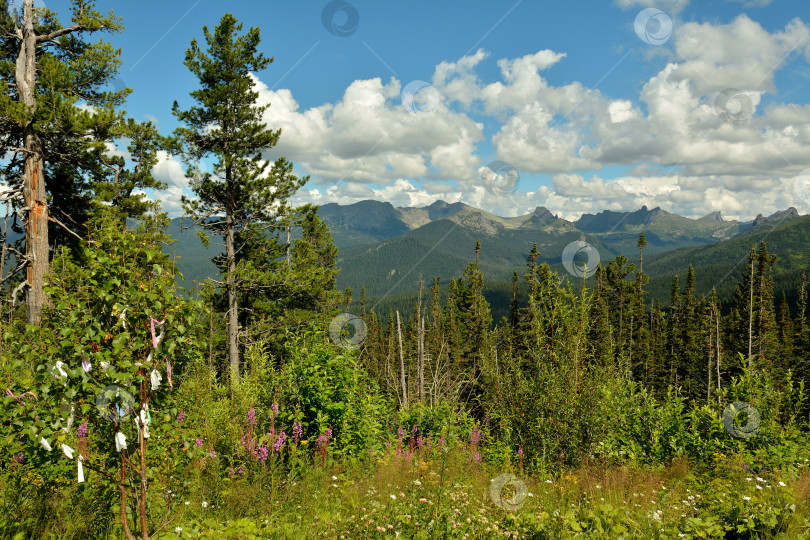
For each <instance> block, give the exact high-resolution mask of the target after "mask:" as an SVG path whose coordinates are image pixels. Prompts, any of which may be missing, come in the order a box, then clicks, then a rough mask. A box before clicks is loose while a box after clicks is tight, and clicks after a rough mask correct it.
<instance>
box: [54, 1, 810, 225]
mask: <svg viewBox="0 0 810 540" xmlns="http://www.w3.org/2000/svg"><path fill="white" fill-rule="evenodd" d="M47 4H48V7H49V8H51V9H52V10H55V11H57V12H59V13H66V11H65V6H66V5H67V2H65V1H61V0H60V1H56V0H53V1H50V2H47ZM97 6H98V8H99V9H101V10H106V9H114V10H115V12H116V14H117V15H119V16H121V17H122V18H123V23H124V25H125V26H126V30H125V31H123V32H122V33H120V34H115V35H112V36H109V37H108V38H107V39H109V40H110V41H111V42H112V43H113V44H114V45H115V46H117V47H120V48H121V49H122V56H121V59H122V66H121V70H120V79H121V80H122V81H123V82H124V83H125V84H126V85H127V86H128V87H130V88H132V89H133V90H134V92H133V94H132V95H131V96H130V97H129V100H128V103H127V106H126V109H127V111H128V112H129V114H130V115H131V116H133V117H135V118H136V119H138V120H145V119H151V120H154V121H155V122H156V123H157V124H158V125H159V127H160V129H161V131H162V132H164V133H169V132H170V131H171V130H173V129H174V128H175V127H177V123H176V121H175V119H174V118H173V116H172V115H171V105H172V102H173V101H174V100H178V101H179V102H180V103H181V105H187V104H189V99H188V93H189V92H190V91H191V90H193V89H194V88H195V87H196V80H195V79H194V77H193V76H192V75H191V74H190V73H189V72H188V70H187V69H186V68H185V66H183V65H182V60H183V56H184V53H185V50H186V49H187V48H188V45H189V42H190V41H191V40H192V39H193V38H197V39H200V40H202V26H203V25H208V26H209V27H210V28H213V27H214V26H215V25H216V24H217V22H218V21H219V19H220V17H221V16H222V15H223V13H225V12H226V11H230V12H231V13H233V14H234V15H235V16H236V17H237V19H239V20H240V21H242V22H243V23H244V24H245V26H246V27H248V26H258V27H259V28H260V29H261V35H262V49H263V51H264V52H265V54H267V55H268V56H273V57H274V58H275V61H274V63H273V64H272V65H271V66H270V67H269V68H268V69H267V70H265V71H264V72H261V73H257V74H255V75H256V80H257V88H258V89H259V91H260V99H261V100H263V102H269V103H271V107H270V110H269V111H268V113H267V115H266V117H265V119H266V121H267V123H268V124H269V125H270V126H271V127H273V128H276V127H281V128H282V136H281V143H280V144H279V146H278V147H277V149H275V150H274V151H271V152H268V153H267V157H268V159H272V158H274V157H276V156H277V155H284V156H285V157H287V158H288V159H290V160H291V161H293V162H294V163H295V164H296V170H297V171H298V172H299V173H300V174H309V175H310V176H311V181H310V183H309V184H307V186H305V188H303V189H302V191H300V192H299V194H298V195H297V196H296V201H297V202H315V203H319V204H323V203H326V202H339V203H343V204H347V203H351V202H354V201H358V200H362V199H366V198H374V199H378V200H387V201H390V202H391V203H392V204H394V205H395V206H423V205H425V204H430V203H431V202H433V201H435V200H437V199H443V200H446V201H448V202H454V201H463V202H466V203H468V204H471V205H474V206H477V207H480V208H483V209H485V210H488V211H491V212H493V213H496V214H499V215H503V216H513V215H519V214H524V213H527V212H529V211H531V210H533V209H534V207H536V206H546V207H548V208H549V209H550V210H551V211H552V212H555V213H558V214H560V215H561V216H564V217H569V218H576V217H578V216H579V215H580V214H581V213H583V212H597V211H600V210H603V209H612V210H634V209H637V208H638V207H640V206H641V205H642V204H646V205H647V206H650V207H654V206H661V207H662V208H664V209H665V210H669V211H673V212H678V213H681V214H684V215H689V216H693V217H698V216H700V215H705V214H707V213H709V212H712V211H715V210H719V211H721V212H722V214H723V216H724V217H727V218H741V219H750V218H751V217H753V216H755V215H756V214H758V213H765V214H768V213H771V212H773V211H776V210H779V209H783V208H786V207H788V206H795V207H796V208H798V209H799V211H800V212H801V213H807V212H810V196H808V193H810V189H808V186H809V185H810V103H808V101H809V99H808V96H810V30H808V27H810V4H808V3H807V2H805V1H785V0H772V1H768V0H750V1H748V0H701V1H697V0H691V1H689V0H680V2H678V1H677V0H661V1H650V0H615V1H612V0H600V1H572V2H546V1H543V2H541V1H532V0H522V1H519V2H515V1H512V0H509V1H503V2H502V1H497V2H495V1H486V2H485V1H456V0H449V1H442V2H437V1H433V2H426V1H412V2H408V3H405V2H387V1H380V0H377V1H371V0H367V1H364V0H353V1H348V0H347V1H345V2H342V3H334V2H331V3H330V2H325V1H310V0H302V1H299V2H265V1H248V0H233V1H231V2H214V1H212V0H171V1H168V2H165V1H164V2H155V1H153V0H142V1H139V2H132V1H126V2H109V1H104V0H100V1H99V2H98V3H97ZM330 9H331V12H333V13H334V15H333V17H329V16H328V13H329V10H330ZM645 9H646V10H647V11H643V10H645ZM324 10H327V17H326V19H327V21H331V23H332V25H331V30H332V31H333V32H331V33H330V31H329V30H330V28H327V26H328V25H325V24H324V22H323V20H324ZM355 19H356V22H357V24H356V25H353V22H354V20H355ZM63 22H67V17H64V18H63ZM634 23H639V24H640V26H639V24H634ZM645 23H646V24H645ZM347 24H348V25H351V26H352V28H348V27H346V25H347ZM341 29H342V30H341ZM637 29H638V30H640V33H637ZM341 33H342V34H346V35H336V34H341ZM412 81H423V82H421V83H415V85H411V86H409V83H412ZM406 88H417V89H418V92H416V94H415V95H414V97H413V100H414V101H409V99H410V98H409V96H410V95H411V94H409V93H408V92H407V91H406V92H405V94H403V89H406ZM496 160H497V161H499V162H501V166H500V168H498V167H497V166H491V167H490V168H487V165H488V164H490V163H491V162H493V161H496ZM493 169H495V170H494V171H493ZM155 174H156V176H158V177H159V178H161V179H163V180H166V181H167V182H168V183H169V184H170V189H169V190H168V191H167V192H165V193H161V194H155V193H149V194H148V195H149V196H151V197H155V198H160V199H161V200H162V201H163V203H164V207H165V208H166V209H167V210H169V211H170V213H172V214H174V215H177V213H178V212H179V205H178V198H179V195H180V194H181V193H189V191H188V188H187V180H186V179H185V177H184V176H183V174H182V166H181V164H180V163H179V162H178V160H177V159H176V158H175V157H173V156H163V159H162V161H161V163H160V164H159V165H158V167H156V169H155ZM510 174H511V176H510Z"/></svg>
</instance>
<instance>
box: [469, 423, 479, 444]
mask: <svg viewBox="0 0 810 540" xmlns="http://www.w3.org/2000/svg"><path fill="white" fill-rule="evenodd" d="M480 440H481V432H480V431H478V427H477V426H473V428H472V433H470V444H472V445H473V446H475V445H476V444H478V441H480Z"/></svg>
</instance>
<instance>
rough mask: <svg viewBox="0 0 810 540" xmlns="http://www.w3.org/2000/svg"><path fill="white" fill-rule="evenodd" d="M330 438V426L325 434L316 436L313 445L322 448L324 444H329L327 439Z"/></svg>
mask: <svg viewBox="0 0 810 540" xmlns="http://www.w3.org/2000/svg"><path fill="white" fill-rule="evenodd" d="M331 438H332V426H329V428H328V429H327V430H326V431H325V432H323V433H321V434H320V435H318V440H316V441H315V445H316V446H324V445H325V444H328V443H329V439H331Z"/></svg>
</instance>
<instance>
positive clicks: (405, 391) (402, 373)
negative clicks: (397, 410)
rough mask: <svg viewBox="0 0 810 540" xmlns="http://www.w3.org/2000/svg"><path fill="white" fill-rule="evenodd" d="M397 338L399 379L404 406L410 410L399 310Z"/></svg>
mask: <svg viewBox="0 0 810 540" xmlns="http://www.w3.org/2000/svg"><path fill="white" fill-rule="evenodd" d="M397 336H398V338H399V377H400V382H401V383H402V406H403V408H405V409H408V385H407V384H406V383H405V353H404V352H403V351H402V327H401V325H400V322H399V310H397Z"/></svg>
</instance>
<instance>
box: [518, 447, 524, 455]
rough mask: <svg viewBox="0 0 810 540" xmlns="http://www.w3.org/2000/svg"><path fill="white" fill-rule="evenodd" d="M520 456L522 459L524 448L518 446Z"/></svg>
mask: <svg viewBox="0 0 810 540" xmlns="http://www.w3.org/2000/svg"><path fill="white" fill-rule="evenodd" d="M518 455H519V456H520V457H523V447H522V446H518Z"/></svg>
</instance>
